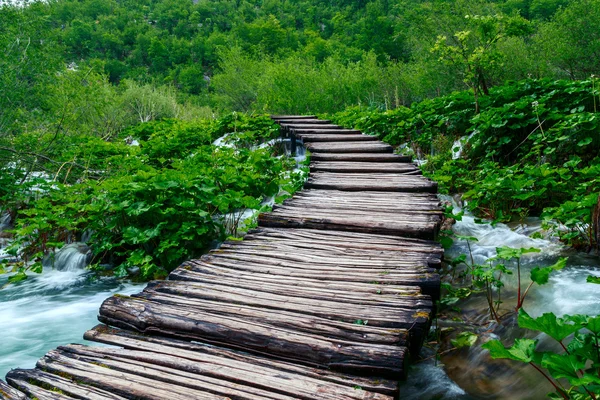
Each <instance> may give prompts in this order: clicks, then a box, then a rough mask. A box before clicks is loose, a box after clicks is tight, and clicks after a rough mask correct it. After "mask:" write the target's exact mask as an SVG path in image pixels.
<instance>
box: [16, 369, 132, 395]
mask: <svg viewBox="0 0 600 400" xmlns="http://www.w3.org/2000/svg"><path fill="white" fill-rule="evenodd" d="M10 377H11V380H13V381H26V382H28V383H30V384H31V385H35V386H38V387H40V388H45V389H46V390H50V391H53V392H54V393H61V394H65V395H67V398H71V397H74V398H77V399H88V400H126V398H125V397H122V396H118V395H116V394H114V393H111V392H109V391H106V390H102V389H98V388H95V387H93V386H88V385H83V384H81V383H78V382H75V381H73V380H70V379H66V378H64V377H62V376H59V375H54V374H50V373H48V372H45V371H41V370H39V369H28V370H15V371H14V373H13V372H11V373H10ZM69 396H70V397H69Z"/></svg>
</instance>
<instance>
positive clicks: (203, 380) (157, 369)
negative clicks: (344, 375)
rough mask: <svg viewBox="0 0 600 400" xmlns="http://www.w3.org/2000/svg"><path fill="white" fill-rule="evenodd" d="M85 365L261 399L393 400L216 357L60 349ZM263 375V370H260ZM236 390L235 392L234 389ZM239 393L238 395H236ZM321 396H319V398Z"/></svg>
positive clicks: (121, 350)
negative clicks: (183, 356) (237, 366)
mask: <svg viewBox="0 0 600 400" xmlns="http://www.w3.org/2000/svg"><path fill="white" fill-rule="evenodd" d="M60 350H62V351H63V352H64V354H66V353H71V354H72V355H74V356H76V357H77V358H78V359H79V360H81V361H85V362H90V363H93V362H96V363H102V364H103V365H106V366H107V367H109V368H111V369H117V370H120V371H124V372H131V373H138V374H139V373H140V372H139V371H140V368H139V367H144V369H143V370H142V371H143V372H142V374H143V375H144V376H147V377H152V378H154V377H155V376H156V379H157V380H162V381H165V382H167V383H171V382H173V383H175V384H179V385H185V386H186V387H190V388H197V389H202V390H206V391H208V392H211V393H215V394H220V395H227V396H235V397H236V398H240V397H242V398H247V397H246V396H248V394H250V395H251V396H252V397H253V398H256V397H258V396H260V397H258V398H261V399H263V398H264V399H292V398H294V399H315V398H320V399H330V400H335V399H339V398H348V399H364V398H365V397H366V398H370V399H390V398H389V396H387V395H383V394H374V393H372V394H370V395H369V394H366V393H365V391H361V392H362V393H361V392H359V393H354V392H351V390H354V389H353V388H352V387H341V386H340V385H336V384H332V383H329V382H324V381H318V380H315V379H310V378H308V377H300V379H298V377H296V376H293V375H291V374H286V373H282V372H281V371H276V370H270V371H268V372H270V373H271V375H266V374H265V373H264V372H263V373H260V372H259V371H257V369H260V368H257V369H254V368H253V366H251V365H248V366H247V368H244V369H241V370H240V369H239V368H235V367H232V366H231V364H230V363H227V360H223V359H219V358H216V357H213V359H212V360H211V361H209V362H206V361H204V360H203V361H200V362H199V361H197V360H190V359H185V358H182V357H180V356H178V355H168V354H156V353H148V352H145V351H137V350H123V349H106V348H90V347H86V346H81V345H71V346H65V347H61V348H60ZM261 372H262V371H261ZM232 389H233V390H232ZM236 392H237V393H236ZM236 394H237V396H236ZM317 396H318V397H317Z"/></svg>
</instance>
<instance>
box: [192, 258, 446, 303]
mask: <svg viewBox="0 0 600 400" xmlns="http://www.w3.org/2000/svg"><path fill="white" fill-rule="evenodd" d="M306 266H308V265H306ZM186 268H189V269H190V270H191V271H198V272H203V273H208V274H211V273H212V274H214V275H229V274H231V273H232V271H235V270H237V271H240V273H247V274H250V273H252V274H264V275H267V276H280V277H286V278H288V279H292V278H293V279H298V278H305V279H317V280H321V281H334V282H338V283H341V282H354V283H366V284H374V285H379V284H381V285H400V286H418V287H420V288H421V290H422V292H423V294H426V295H429V296H431V297H432V299H433V300H434V301H435V300H437V298H438V297H439V289H440V277H439V275H438V274H437V273H435V270H434V269H423V270H422V271H421V272H420V273H417V272H415V271H413V272H412V273H403V272H399V271H396V270H380V271H379V272H376V271H373V270H369V271H366V272H365V271H364V270H358V271H357V270H348V269H346V270H343V271H340V270H339V269H338V270H336V269H334V268H332V269H327V268H324V269H310V268H305V269H300V268H283V267H279V266H277V265H265V264H264V263H261V262H256V261H250V262H240V261H239V260H226V259H225V258H224V257H220V258H218V259H214V258H213V259H208V260H191V261H188V263H187V265H186ZM342 272H343V274H342Z"/></svg>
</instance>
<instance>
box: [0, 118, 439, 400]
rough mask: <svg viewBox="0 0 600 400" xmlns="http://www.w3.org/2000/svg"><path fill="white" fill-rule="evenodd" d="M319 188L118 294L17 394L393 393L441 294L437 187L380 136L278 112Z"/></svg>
mask: <svg viewBox="0 0 600 400" xmlns="http://www.w3.org/2000/svg"><path fill="white" fill-rule="evenodd" d="M273 118H274V119H275V120H276V121H278V123H279V124H280V125H281V128H282V131H283V132H284V133H285V134H286V135H287V136H289V137H291V138H293V139H294V140H298V141H299V143H301V145H304V146H305V147H306V148H307V149H308V150H310V152H311V164H310V170H311V175H310V178H309V180H308V182H307V183H306V185H305V190H303V191H301V192H300V193H298V194H296V195H295V196H294V197H293V198H292V199H288V200H286V201H285V202H284V204H282V205H279V206H275V207H274V208H273V212H271V213H267V214H262V215H261V216H260V217H259V227H258V228H257V229H255V230H253V231H251V232H250V233H248V235H247V236H246V237H245V239H244V240H243V241H228V242H225V243H224V244H223V245H222V246H221V247H220V248H219V249H218V250H214V251H211V252H210V253H208V254H206V255H204V256H202V257H200V258H199V259H196V260H191V261H188V262H186V263H184V264H183V265H182V266H180V267H179V268H177V269H176V270H175V271H173V272H172V273H171V274H170V276H169V278H168V280H166V281H157V282H150V283H149V284H148V286H147V287H146V288H145V289H144V290H143V291H142V292H141V293H139V294H137V295H133V296H118V295H117V296H113V297H110V298H109V299H107V300H106V301H105V302H104V303H103V304H102V306H101V308H100V312H99V317H98V318H99V320H100V322H101V323H102V324H100V325H98V326H96V327H95V328H93V329H91V330H90V331H88V332H87V333H86V334H85V338H86V339H88V340H90V341H95V342H99V343H104V344H109V345H113V346H115V347H97V346H85V345H66V346H61V347H59V348H57V349H55V350H52V351H50V352H49V353H48V354H46V355H45V356H44V357H43V358H42V359H40V360H39V361H38V363H37V366H36V368H34V369H29V370H24V369H16V370H12V371H11V372H9V373H8V375H7V378H6V379H7V382H8V385H7V384H6V383H4V382H2V381H0V398H3V399H27V398H37V399H40V400H44V399H73V398H76V399H186V400H188V399H257V400H258V399H307V400H308V399H332V400H333V399H336V400H337V399H357V400H358V399H392V398H398V397H399V396H400V394H399V392H398V383H397V381H398V380H399V379H402V378H404V377H405V375H406V372H407V363H408V361H409V357H410V354H416V353H417V352H418V351H419V349H420V346H421V345H422V342H423V340H424V338H425V335H426V333H427V330H428V328H429V325H430V321H431V318H432V313H433V302H434V301H435V300H436V299H437V298H438V297H439V289H440V281H439V275H438V274H437V269H438V268H439V267H440V263H441V257H442V249H441V248H440V246H439V245H438V244H437V243H435V242H433V240H434V239H435V237H436V235H437V232H438V230H439V227H440V223H441V217H442V215H441V209H440V206H439V201H438V199H437V197H436V196H435V193H436V190H437V186H436V184H435V182H432V181H430V180H428V179H426V178H424V177H423V176H422V175H421V174H420V172H419V170H418V168H417V167H416V166H415V165H413V164H412V163H410V159H408V158H407V157H405V156H399V155H396V154H393V149H392V148H391V147H390V146H389V145H387V144H384V143H381V142H379V141H378V140H377V139H376V138H374V137H372V136H368V135H364V134H362V133H361V132H360V131H357V130H354V129H345V128H342V127H340V126H337V125H333V124H331V123H330V122H329V121H324V120H319V119H317V118H316V117H315V116H274V117H273Z"/></svg>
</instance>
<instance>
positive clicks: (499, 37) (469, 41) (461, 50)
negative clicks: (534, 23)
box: [431, 14, 530, 113]
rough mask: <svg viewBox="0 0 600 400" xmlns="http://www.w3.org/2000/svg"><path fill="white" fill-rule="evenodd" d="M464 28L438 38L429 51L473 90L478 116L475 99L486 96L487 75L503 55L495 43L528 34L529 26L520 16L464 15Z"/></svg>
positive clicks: (476, 106) (500, 60)
mask: <svg viewBox="0 0 600 400" xmlns="http://www.w3.org/2000/svg"><path fill="white" fill-rule="evenodd" d="M465 19H466V21H467V29H466V30H463V31H459V32H456V33H455V34H454V35H453V36H452V37H450V38H448V37H447V36H438V39H437V41H436V42H435V45H434V46H433V48H432V49H431V51H432V52H433V53H434V54H437V55H438V56H439V61H440V62H443V63H445V64H450V65H453V66H454V67H456V68H457V69H458V70H459V71H460V73H461V74H462V77H463V82H464V83H465V84H466V85H467V87H468V88H469V89H471V90H472V91H473V96H474V98H475V112H476V113H479V97H480V96H481V95H482V94H484V95H487V94H488V93H489V87H490V80H489V78H490V75H491V74H492V72H493V71H494V69H497V68H501V67H502V62H503V58H504V54H503V53H501V52H500V51H499V50H498V44H499V43H501V42H502V41H503V40H505V39H506V38H508V37H513V36H524V35H525V34H527V33H529V31H530V27H529V23H528V22H527V21H526V20H525V19H523V18H522V17H520V16H512V17H507V16H504V15H501V14H500V15H487V16H479V15H466V16H465Z"/></svg>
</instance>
